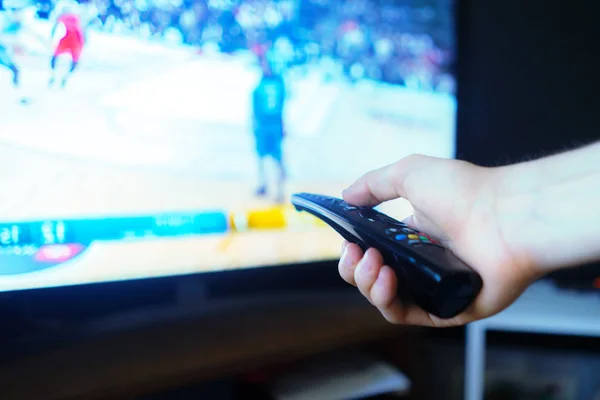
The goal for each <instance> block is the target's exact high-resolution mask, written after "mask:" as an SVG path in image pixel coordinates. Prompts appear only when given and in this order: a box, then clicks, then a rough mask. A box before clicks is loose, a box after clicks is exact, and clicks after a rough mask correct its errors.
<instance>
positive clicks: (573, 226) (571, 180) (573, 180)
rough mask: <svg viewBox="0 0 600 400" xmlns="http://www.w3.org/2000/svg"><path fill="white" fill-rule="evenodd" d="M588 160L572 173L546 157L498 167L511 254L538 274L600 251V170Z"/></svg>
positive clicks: (501, 223) (503, 230) (501, 217)
mask: <svg viewBox="0 0 600 400" xmlns="http://www.w3.org/2000/svg"><path fill="white" fill-rule="evenodd" d="M588 166H589V165H583V166H582V168H581V169H580V170H573V171H572V173H570V174H566V173H565V171H564V169H562V170H561V166H560V165H556V169H557V172H556V173H553V171H552V169H549V168H548V164H547V163H546V164H545V165H542V163H540V164H537V163H527V164H520V165H514V166H508V167H500V168H498V169H497V171H496V173H497V175H498V185H497V190H496V196H497V203H496V204H497V207H496V212H497V221H498V227H499V232H500V234H501V236H502V239H503V240H504V242H505V244H506V246H507V250H508V251H509V252H510V253H511V255H512V256H514V258H515V259H516V260H519V262H520V263H522V264H524V265H526V266H527V267H529V268H532V269H533V270H534V271H536V272H537V273H539V274H545V273H548V272H551V271H553V270H556V269H560V268H564V267H569V266H575V265H580V264H582V263H585V262H590V261H592V260H594V259H598V258H599V257H600V248H599V247H598V245H597V238H598V236H599V235H600V208H599V207H598V204H600V185H599V184H598V183H599V182H600V171H593V170H590V169H589V168H588Z"/></svg>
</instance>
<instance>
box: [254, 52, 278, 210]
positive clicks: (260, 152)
mask: <svg viewBox="0 0 600 400" xmlns="http://www.w3.org/2000/svg"><path fill="white" fill-rule="evenodd" d="M261 69H262V77H261V79H260V82H259V83H258V85H257V86H256V88H255V90H254V92H253V95H252V113H253V118H254V126H253V128H254V138H255V144H256V154H257V156H258V173H259V185H258V189H257V191H256V194H257V195H258V196H264V195H266V194H267V177H266V168H265V167H266V166H265V161H266V158H267V157H271V158H272V159H273V160H274V161H275V163H276V164H277V168H278V181H277V194H276V199H277V202H278V203H283V201H284V196H285V193H284V183H285V169H284V166H283V154H282V142H283V137H284V124H283V111H284V105H285V99H286V92H285V83H284V81H283V78H282V77H281V75H278V74H275V73H274V72H273V70H272V67H271V65H270V64H269V62H268V61H267V59H266V58H261Z"/></svg>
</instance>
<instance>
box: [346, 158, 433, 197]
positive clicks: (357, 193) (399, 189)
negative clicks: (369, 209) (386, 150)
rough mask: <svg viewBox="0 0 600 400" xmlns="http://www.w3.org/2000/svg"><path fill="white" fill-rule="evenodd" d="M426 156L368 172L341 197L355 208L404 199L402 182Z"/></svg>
mask: <svg viewBox="0 0 600 400" xmlns="http://www.w3.org/2000/svg"><path fill="white" fill-rule="evenodd" d="M426 158H427V157H426V156H421V155H411V156H408V157H405V158H403V159H401V160H400V161H397V162H395V163H393V164H390V165H387V166H385V167H382V168H379V169H376V170H373V171H370V172H368V173H366V174H365V175H363V176H362V177H361V178H360V179H358V180H357V181H356V182H354V183H353V184H352V185H350V186H349V187H348V188H347V189H346V190H344V192H343V193H342V196H343V198H344V200H345V201H346V202H347V203H349V204H353V205H357V206H376V205H378V204H380V203H383V202H385V201H388V200H393V199H397V198H399V197H404V198H406V191H405V188H404V182H405V181H406V178H407V176H408V175H409V174H411V173H412V172H413V171H415V170H416V169H417V168H419V166H420V165H423V161H424V159H426Z"/></svg>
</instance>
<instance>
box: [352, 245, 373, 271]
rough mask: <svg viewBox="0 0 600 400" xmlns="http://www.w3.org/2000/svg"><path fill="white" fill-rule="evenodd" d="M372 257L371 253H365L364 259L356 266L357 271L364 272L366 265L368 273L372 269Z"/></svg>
mask: <svg viewBox="0 0 600 400" xmlns="http://www.w3.org/2000/svg"><path fill="white" fill-rule="evenodd" d="M371 257H373V256H372V255H371V251H369V250H367V251H366V252H365V255H364V256H363V258H362V259H361V260H360V262H359V263H358V265H357V266H356V269H357V270H359V269H361V270H362V269H364V268H365V265H366V266H367V271H368V270H369V268H370V264H371Z"/></svg>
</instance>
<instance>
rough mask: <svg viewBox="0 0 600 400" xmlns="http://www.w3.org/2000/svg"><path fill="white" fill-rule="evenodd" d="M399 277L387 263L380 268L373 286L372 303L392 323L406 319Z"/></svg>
mask: <svg viewBox="0 0 600 400" xmlns="http://www.w3.org/2000/svg"><path fill="white" fill-rule="evenodd" d="M397 291H398V278H397V277H396V274H395V273H394V271H393V270H392V269H391V268H390V267H389V266H387V265H384V266H382V267H381V269H380V270H379V274H378V275H377V279H376V280H375V283H373V286H372V287H371V293H370V298H371V303H372V304H373V305H374V306H375V307H377V309H378V310H379V311H380V312H381V314H382V315H383V316H384V318H385V319H386V320H388V321H389V322H392V323H402V322H403V321H405V320H406V311H407V308H406V307H402V305H401V304H400V302H399V301H398V296H397Z"/></svg>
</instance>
